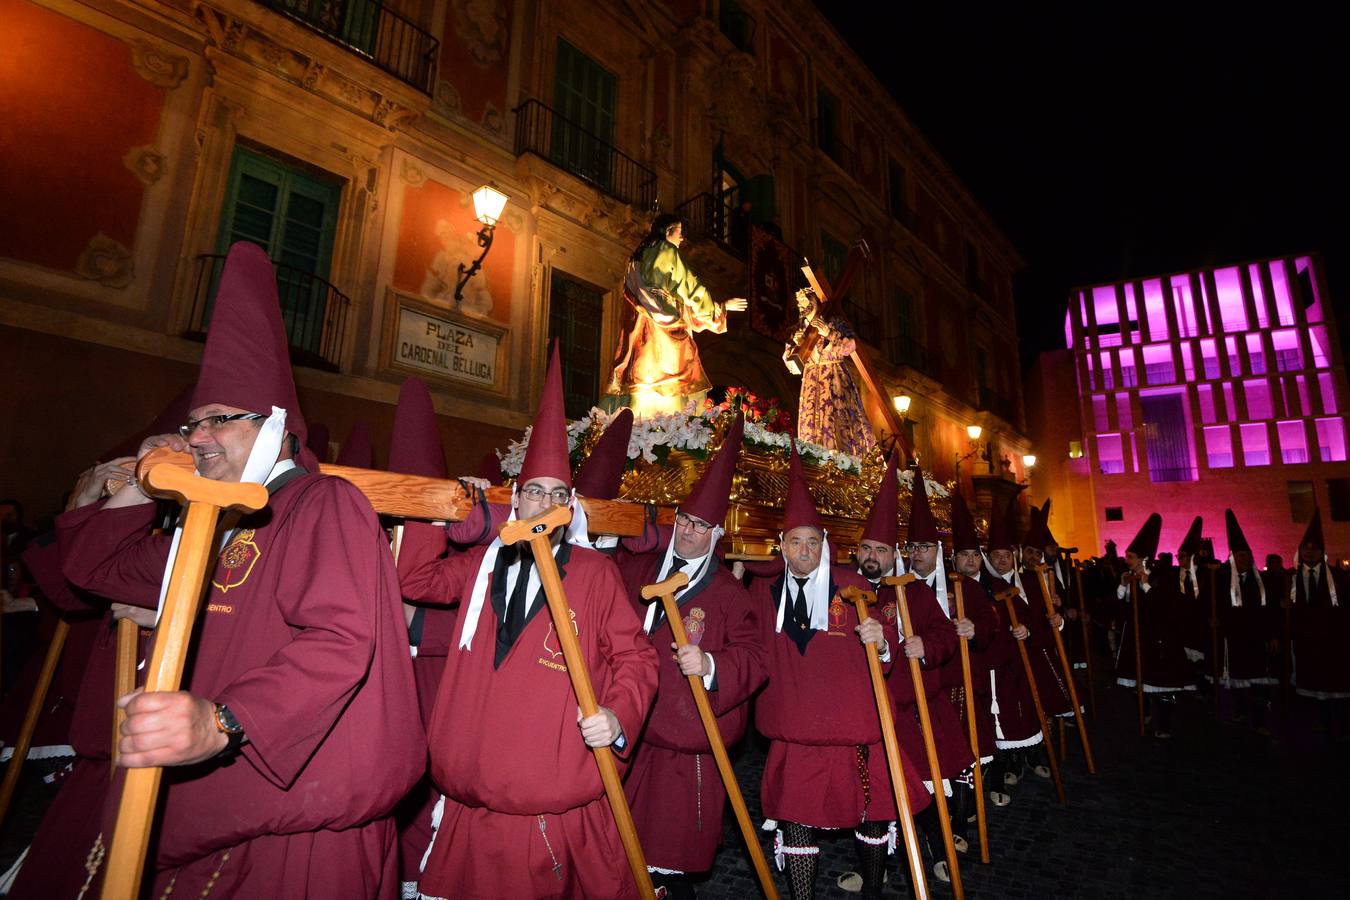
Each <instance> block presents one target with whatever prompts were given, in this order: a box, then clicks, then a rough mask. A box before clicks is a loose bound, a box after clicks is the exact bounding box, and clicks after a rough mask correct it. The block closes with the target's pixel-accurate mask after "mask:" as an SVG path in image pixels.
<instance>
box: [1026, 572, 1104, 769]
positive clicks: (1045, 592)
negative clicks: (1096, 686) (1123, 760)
mask: <svg viewBox="0 0 1350 900" xmlns="http://www.w3.org/2000/svg"><path fill="white" fill-rule="evenodd" d="M1036 574H1037V576H1038V577H1039V578H1040V579H1041V588H1042V590H1041V597H1042V598H1043V599H1044V600H1045V615H1046V617H1047V618H1049V617H1050V616H1053V615H1054V614H1055V602H1054V598H1055V597H1057V596H1058V595H1057V594H1056V593H1055V576H1054V574H1053V573H1052V572H1050V570H1049V569H1047V568H1046V566H1045V564H1044V563H1041V564H1040V565H1038V566H1037V567H1036ZM1050 631H1051V632H1052V633H1053V634H1054V636H1055V649H1056V650H1057V651H1059V664H1060V667H1061V668H1063V669H1064V682H1065V683H1066V684H1067V685H1068V686H1069V700H1070V702H1072V703H1073V716H1074V722H1075V724H1076V725H1077V726H1078V739H1079V741H1080V742H1081V743H1082V744H1083V759H1084V760H1086V761H1087V770H1088V774H1090V775H1096V774H1097V765H1096V763H1095V762H1093V760H1092V744H1091V743H1090V742H1089V741H1088V734H1087V728H1086V726H1085V725H1084V722H1083V707H1082V705H1081V704H1080V703H1079V702H1078V687H1077V686H1076V685H1075V684H1074V680H1073V666H1071V665H1069V654H1068V653H1067V652H1065V650H1064V636H1063V635H1061V634H1060V633H1059V629H1058V628H1053V627H1052V628H1051V629H1050ZM1084 649H1086V648H1084ZM1060 737H1063V733H1062V732H1061V733H1060Z"/></svg>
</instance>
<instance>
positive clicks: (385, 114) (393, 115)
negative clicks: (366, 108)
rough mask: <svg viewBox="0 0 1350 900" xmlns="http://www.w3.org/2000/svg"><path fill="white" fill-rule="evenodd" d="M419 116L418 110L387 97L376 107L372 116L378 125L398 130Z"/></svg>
mask: <svg viewBox="0 0 1350 900" xmlns="http://www.w3.org/2000/svg"><path fill="white" fill-rule="evenodd" d="M416 118H417V110H415V109H409V108H408V107H406V106H404V105H403V104H401V103H396V102H394V101H393V100H390V99H389V98H388V97H385V98H384V99H382V100H381V101H380V102H379V105H378V106H376V107H375V113H374V114H373V115H372V116H371V119H373V120H374V122H375V124H376V125H383V126H384V127H385V128H388V129H389V130H390V131H398V130H399V129H400V128H402V127H403V126H404V125H406V124H407V123H409V122H411V121H412V120H413V119H416Z"/></svg>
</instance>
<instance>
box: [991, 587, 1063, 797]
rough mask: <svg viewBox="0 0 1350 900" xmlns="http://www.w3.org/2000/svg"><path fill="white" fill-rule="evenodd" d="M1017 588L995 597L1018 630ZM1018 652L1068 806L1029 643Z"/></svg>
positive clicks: (1058, 788) (1057, 783) (1019, 646)
mask: <svg viewBox="0 0 1350 900" xmlns="http://www.w3.org/2000/svg"><path fill="white" fill-rule="evenodd" d="M1017 596H1018V593H1017V588H1015V587H1007V588H1004V589H1003V590H1001V591H999V592H998V593H997V594H995V595H994V599H995V600H1002V601H1003V605H1004V606H1006V607H1007V609H1008V622H1009V623H1010V624H1011V625H1012V627H1013V629H1014V630H1016V628H1017V608H1016V607H1014V606H1013V598H1014V597H1017ZM1017 650H1018V652H1019V653H1021V654H1022V668H1023V670H1024V671H1025V672H1026V673H1027V687H1029V688H1030V689H1031V703H1032V705H1033V706H1035V707H1036V719H1037V720H1038V721H1039V722H1040V723H1041V738H1042V739H1043V740H1044V741H1045V755H1046V758H1047V759H1049V760H1050V774H1051V775H1053V776H1054V778H1055V793H1057V794H1058V795H1059V802H1060V805H1061V806H1064V805H1067V804H1068V802H1069V801H1068V799H1066V798H1065V796H1064V781H1063V779H1061V778H1060V775H1059V763H1058V762H1057V761H1056V760H1055V745H1054V742H1053V741H1051V740H1050V723H1049V722H1047V721H1046V720H1045V707H1044V706H1042V705H1041V692H1040V691H1039V690H1037V688H1036V673H1035V672H1033V671H1031V656H1030V655H1029V654H1028V653H1027V642H1026V641H1018V642H1017Z"/></svg>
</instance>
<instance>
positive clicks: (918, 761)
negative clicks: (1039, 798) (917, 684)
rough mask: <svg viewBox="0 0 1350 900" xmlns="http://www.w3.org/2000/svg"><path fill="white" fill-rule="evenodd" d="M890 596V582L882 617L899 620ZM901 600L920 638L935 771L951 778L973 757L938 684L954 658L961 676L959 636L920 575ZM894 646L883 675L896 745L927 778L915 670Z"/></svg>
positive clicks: (946, 695) (929, 771)
mask: <svg viewBox="0 0 1350 900" xmlns="http://www.w3.org/2000/svg"><path fill="white" fill-rule="evenodd" d="M895 597H896V595H895V589H894V588H889V587H885V586H883V587H882V593H881V597H880V603H881V615H882V619H883V621H888V622H891V623H896V624H898V620H897V618H896V599H895ZM905 604H906V605H907V606H908V607H909V615H910V618H911V619H912V620H913V621H912V622H907V623H905V624H906V625H907V626H908V627H909V629H910V630H911V631H912V633H914V634H916V635H918V636H919V637H920V638H922V639H923V651H924V656H923V660H922V661H921V663H920V668H921V670H922V673H923V686H924V698H925V699H926V700H927V702H928V720H929V722H930V723H931V724H932V726H933V745H934V749H936V750H937V756H938V771H939V772H940V773H941V777H942V778H955V777H956V776H957V775H960V774H961V772H962V771H964V770H965V769H966V768H967V767H968V766H969V765H970V764H971V763H972V762H974V758H973V757H972V756H971V753H970V740H969V738H967V737H966V734H965V731H964V730H963V729H962V728H961V722H960V719H959V718H958V717H957V715H956V708H955V707H954V706H952V704H951V699H950V692H949V691H948V690H944V689H943V685H942V669H943V666H944V665H946V664H947V663H949V662H952V661H955V663H956V666H957V670H958V671H957V677H958V679H959V678H960V666H961V660H960V657H959V654H958V653H957V646H956V645H957V641H958V640H960V639H959V638H958V637H957V636H956V625H955V624H953V622H952V620H951V619H949V618H947V616H946V614H945V613H944V612H943V611H942V607H941V606H939V605H938V602H937V595H936V594H935V593H934V592H933V589H932V588H930V587H929V586H928V585H927V584H926V583H925V582H924V581H923V580H922V579H920V580H919V581H915V582H911V583H910V584H909V585H908V586H907V587H906V588H905ZM893 646H894V647H895V648H896V649H895V650H893V651H892V653H893V654H894V655H895V656H896V660H895V664H894V665H893V666H892V668H891V672H890V675H889V676H888V677H887V679H886V686H887V689H888V690H889V692H890V695H891V702H892V704H893V705H894V715H895V733H896V737H898V738H899V739H900V751H901V752H902V753H903V754H904V755H905V758H906V759H909V760H912V761H913V765H914V768H915V769H916V770H918V771H919V772H921V773H922V774H923V775H924V780H925V781H931V780H932V777H933V773H932V767H931V766H930V765H929V764H928V750H927V749H926V746H925V744H924V740H923V725H922V721H921V720H920V718H919V705H918V700H917V699H916V698H915V694H914V676H913V675H911V674H910V671H909V660H908V659H906V658H904V652H903V649H902V648H901V647H900V645H899V644H895V645H893Z"/></svg>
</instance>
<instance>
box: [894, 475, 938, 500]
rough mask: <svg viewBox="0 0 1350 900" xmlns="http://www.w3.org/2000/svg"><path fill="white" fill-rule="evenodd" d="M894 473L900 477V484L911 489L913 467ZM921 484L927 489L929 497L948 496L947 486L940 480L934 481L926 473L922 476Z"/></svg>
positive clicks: (912, 485)
mask: <svg viewBox="0 0 1350 900" xmlns="http://www.w3.org/2000/svg"><path fill="white" fill-rule="evenodd" d="M895 474H896V476H897V477H898V478H899V479H900V483H901V484H903V485H904V486H905V487H907V488H909V489H910V490H911V491H912V490H913V489H914V470H913V469H900V470H898V471H897V472H896V473H895ZM923 486H924V488H925V489H926V490H927V492H928V496H929V497H947V496H948V493H947V488H946V487H944V486H943V485H942V484H941V483H940V482H937V481H934V480H933V479H931V478H929V477H928V476H927V475H924V476H923Z"/></svg>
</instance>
